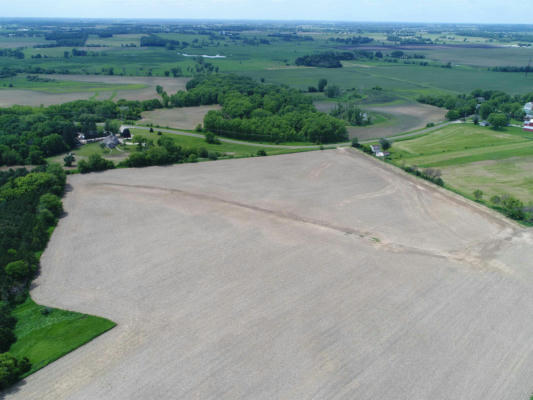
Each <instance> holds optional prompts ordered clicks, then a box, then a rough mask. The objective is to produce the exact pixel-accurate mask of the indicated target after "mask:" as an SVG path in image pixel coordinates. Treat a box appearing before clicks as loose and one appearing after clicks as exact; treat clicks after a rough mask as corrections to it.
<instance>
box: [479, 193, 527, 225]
mask: <svg viewBox="0 0 533 400" xmlns="http://www.w3.org/2000/svg"><path fill="white" fill-rule="evenodd" d="M473 195H474V198H475V199H476V201H479V202H484V201H483V195H484V193H483V191H482V190H480V189H476V190H474V193H473ZM489 205H490V206H492V207H493V208H495V209H496V210H498V211H500V212H501V213H503V214H505V215H506V216H508V217H509V218H512V219H514V220H517V221H522V222H529V223H531V222H533V207H532V206H529V207H527V206H525V205H524V203H523V202H522V201H521V200H519V199H517V198H516V197H513V196H511V195H509V194H504V195H494V196H492V197H491V198H490V199H489Z"/></svg>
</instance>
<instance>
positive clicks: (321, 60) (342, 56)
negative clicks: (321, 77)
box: [294, 51, 355, 68]
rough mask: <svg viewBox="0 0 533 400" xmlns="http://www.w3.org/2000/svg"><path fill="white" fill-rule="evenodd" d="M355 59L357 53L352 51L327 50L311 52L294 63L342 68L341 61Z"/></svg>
mask: <svg viewBox="0 0 533 400" xmlns="http://www.w3.org/2000/svg"><path fill="white" fill-rule="evenodd" d="M353 59H355V55H354V53H353V52H351V51H343V52H333V51H327V52H324V53H317V54H309V55H305V56H301V57H298V58H297V59H296V60H295V61H294V63H295V64H296V65H304V66H306V67H320V68H341V67H342V64H341V61H343V60H353Z"/></svg>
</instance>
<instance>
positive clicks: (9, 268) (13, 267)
mask: <svg viewBox="0 0 533 400" xmlns="http://www.w3.org/2000/svg"><path fill="white" fill-rule="evenodd" d="M5 271H6V274H7V275H8V276H10V277H11V278H13V279H14V280H15V281H19V282H22V281H24V280H25V279H26V278H28V277H29V275H30V267H29V265H28V263H27V262H26V261H23V260H18V261H12V262H10V263H9V264H7V265H6V267H5Z"/></svg>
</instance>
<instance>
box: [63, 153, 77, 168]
mask: <svg viewBox="0 0 533 400" xmlns="http://www.w3.org/2000/svg"><path fill="white" fill-rule="evenodd" d="M63 161H64V162H65V167H72V163H73V162H74V161H76V157H75V156H74V154H72V153H68V154H67V155H66V156H65V157H64V158H63Z"/></svg>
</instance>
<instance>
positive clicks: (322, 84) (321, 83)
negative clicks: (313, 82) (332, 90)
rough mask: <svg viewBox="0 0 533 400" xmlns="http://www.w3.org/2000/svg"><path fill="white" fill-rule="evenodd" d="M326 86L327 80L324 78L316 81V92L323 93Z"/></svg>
mask: <svg viewBox="0 0 533 400" xmlns="http://www.w3.org/2000/svg"><path fill="white" fill-rule="evenodd" d="M327 85H328V80H327V79H324V78H322V79H319V80H318V85H317V87H318V91H319V92H323V91H324V88H325V87H326V86H327Z"/></svg>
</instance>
